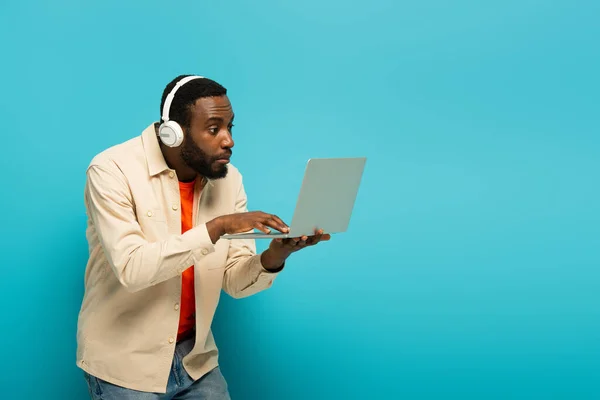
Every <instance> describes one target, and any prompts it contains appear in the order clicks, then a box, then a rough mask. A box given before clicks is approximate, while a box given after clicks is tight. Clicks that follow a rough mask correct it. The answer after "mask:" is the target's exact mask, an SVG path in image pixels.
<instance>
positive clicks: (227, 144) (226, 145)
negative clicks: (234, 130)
mask: <svg viewBox="0 0 600 400" xmlns="http://www.w3.org/2000/svg"><path fill="white" fill-rule="evenodd" d="M234 145H235V142H234V141H233V137H232V136H231V133H229V132H227V133H225V137H224V139H223V141H222V142H221V148H223V149H231V148H232V147H233V146H234Z"/></svg>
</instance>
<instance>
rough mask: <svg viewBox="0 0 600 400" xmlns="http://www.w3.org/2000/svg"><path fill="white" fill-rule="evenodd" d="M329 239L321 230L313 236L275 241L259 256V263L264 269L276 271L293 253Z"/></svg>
mask: <svg viewBox="0 0 600 400" xmlns="http://www.w3.org/2000/svg"><path fill="white" fill-rule="evenodd" d="M329 239H331V235H329V234H323V230H316V231H315V234H314V235H313V236H302V237H297V238H290V239H275V240H273V241H272V242H271V244H270V245H269V248H268V249H267V250H265V252H264V253H262V255H261V262H262V265H263V266H264V267H265V269H269V270H277V269H279V268H281V266H282V265H283V263H284V262H285V260H286V259H287V258H288V257H289V256H290V255H291V254H292V253H294V252H296V251H298V250H302V249H304V248H306V247H310V246H314V245H316V244H317V243H319V242H325V241H328V240H329Z"/></svg>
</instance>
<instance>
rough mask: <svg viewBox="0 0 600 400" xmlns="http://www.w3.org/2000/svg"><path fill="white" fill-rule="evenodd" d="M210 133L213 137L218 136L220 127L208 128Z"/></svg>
mask: <svg viewBox="0 0 600 400" xmlns="http://www.w3.org/2000/svg"><path fill="white" fill-rule="evenodd" d="M208 131H209V132H210V133H212V134H213V135H216V134H217V133H219V127H218V126H211V127H210V128H208Z"/></svg>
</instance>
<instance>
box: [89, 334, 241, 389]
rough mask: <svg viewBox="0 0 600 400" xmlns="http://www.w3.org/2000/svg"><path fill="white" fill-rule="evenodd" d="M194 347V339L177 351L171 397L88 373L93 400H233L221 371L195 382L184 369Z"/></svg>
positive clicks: (173, 367) (187, 341)
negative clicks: (185, 358)
mask: <svg viewBox="0 0 600 400" xmlns="http://www.w3.org/2000/svg"><path fill="white" fill-rule="evenodd" d="M193 346H194V339H188V340H184V341H182V342H180V343H178V344H177V346H176V347H175V356H174V357H173V364H172V366H171V373H170V375H169V382H168V384H167V393H150V392H139V391H137V390H133V389H127V388H124V387H121V386H117V385H113V384H112V383H108V382H106V381H103V380H101V379H99V378H96V377H95V376H92V375H89V374H87V373H85V374H84V375H85V378H86V380H87V383H88V388H89V390H90V396H91V398H92V400H121V399H122V400H196V399H197V400H231V397H229V391H228V390H227V382H226V381H225V378H224V377H223V375H222V374H221V370H220V369H219V367H217V368H215V369H213V370H212V371H210V372H209V373H208V374H206V375H204V376H203V377H202V378H200V379H199V380H197V381H194V380H193V379H192V378H191V377H190V376H189V375H188V373H187V372H186V371H185V368H183V363H182V360H183V357H185V355H186V354H188V353H189V352H190V351H191V350H192V347H193Z"/></svg>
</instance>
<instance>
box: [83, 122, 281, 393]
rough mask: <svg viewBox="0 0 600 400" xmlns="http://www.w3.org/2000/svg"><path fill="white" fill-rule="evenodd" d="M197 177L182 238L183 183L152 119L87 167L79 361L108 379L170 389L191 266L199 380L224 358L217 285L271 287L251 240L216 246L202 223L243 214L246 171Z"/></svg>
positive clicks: (239, 293)
mask: <svg viewBox="0 0 600 400" xmlns="http://www.w3.org/2000/svg"><path fill="white" fill-rule="evenodd" d="M201 186H202V185H201V184H200V183H198V184H197V185H196V188H195V193H194V211H193V219H194V227H193V228H192V229H190V230H189V231H187V232H185V233H184V234H181V210H180V197H179V185H178V180H177V175H176V173H175V171H174V170H172V169H169V167H168V166H167V164H166V162H165V160H164V158H163V155H162V152H161V150H160V147H159V144H158V140H157V136H156V133H155V129H154V124H152V125H150V126H149V127H148V128H146V129H145V130H144V132H143V133H142V135H141V136H139V137H136V138H134V139H131V140H129V141H127V142H125V143H122V144H119V145H117V146H114V147H112V148H110V149H108V150H106V151H104V152H102V153H100V154H98V155H97V156H96V157H95V158H94V159H93V160H92V162H91V164H90V166H89V168H88V170H87V183H86V186H85V206H86V213H87V215H88V225H87V230H86V236H87V240H88V243H89V261H88V264H87V268H86V272H85V295H84V298H83V304H82V306H81V311H80V314H79V321H78V330H77V343H78V348H77V365H78V366H79V367H80V368H82V369H83V370H84V371H86V372H88V373H89V374H91V375H94V376H96V377H98V378H100V379H103V380H105V381H107V382H110V383H113V384H116V385H119V386H123V387H127V388H131V389H135V390H140V391H146V392H157V393H164V392H165V391H166V387H167V381H168V378H169V372H170V368H171V362H172V361H173V355H174V351H175V345H176V338H177V329H178V325H179V301H180V297H181V273H182V272H183V271H184V270H185V269H187V268H188V267H189V266H190V265H194V278H195V294H196V345H195V347H194V349H193V350H192V351H191V353H190V354H189V355H187V356H186V357H185V358H184V360H183V365H184V367H185V369H186V370H187V372H188V373H189V375H190V376H191V377H192V378H194V379H199V378H200V377H202V376H203V375H204V374H206V373H207V372H208V371H210V370H211V369H213V368H214V367H216V366H217V364H218V350H217V346H216V345H215V342H214V339H213V336H212V332H211V323H212V320H213V316H214V313H215V309H216V307H217V303H218V301H219V296H220V293H221V288H222V289H223V290H224V291H225V292H227V293H228V294H229V295H231V296H232V297H235V298H240V297H245V296H249V295H252V294H254V293H257V292H259V291H261V290H264V289H266V288H268V287H270V286H271V284H272V282H273V279H274V278H275V276H276V275H277V274H274V273H270V272H269V271H267V270H265V269H264V268H263V266H262V264H261V262H260V255H257V254H256V247H255V243H254V241H253V240H231V241H229V240H223V239H220V240H219V241H217V243H216V244H214V245H213V244H212V242H211V240H210V238H209V235H208V231H207V229H206V225H205V223H206V222H208V221H210V220H211V219H213V218H215V217H217V216H220V215H225V214H231V213H237V212H245V211H247V208H246V194H245V192H244V186H243V184H242V176H241V175H240V173H239V172H238V170H237V169H236V168H235V167H233V166H231V165H230V166H229V173H228V175H227V177H226V178H224V179H219V180H214V181H211V180H209V181H207V183H206V184H205V185H204V187H203V188H201Z"/></svg>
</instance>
